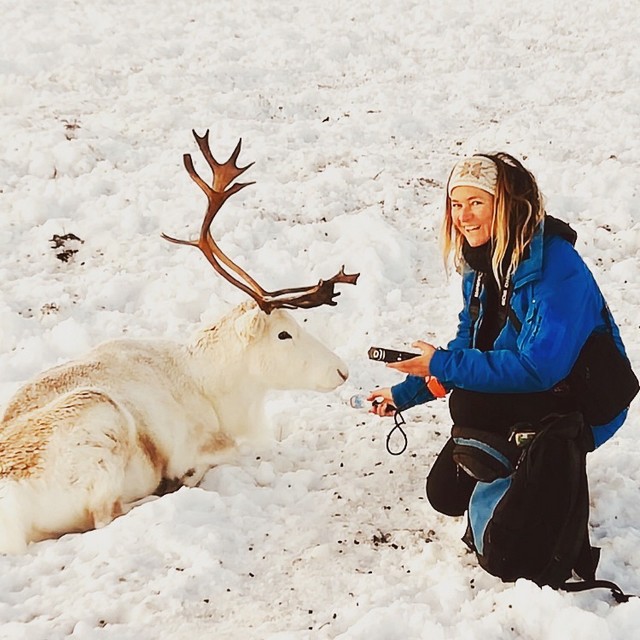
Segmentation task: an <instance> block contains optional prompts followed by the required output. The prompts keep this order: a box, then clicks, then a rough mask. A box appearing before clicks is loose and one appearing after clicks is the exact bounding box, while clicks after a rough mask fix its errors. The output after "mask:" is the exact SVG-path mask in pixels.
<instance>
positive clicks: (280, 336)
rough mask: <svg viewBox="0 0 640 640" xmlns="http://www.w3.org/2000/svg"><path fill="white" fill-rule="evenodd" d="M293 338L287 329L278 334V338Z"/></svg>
mask: <svg viewBox="0 0 640 640" xmlns="http://www.w3.org/2000/svg"><path fill="white" fill-rule="evenodd" d="M292 339H293V338H292V337H291V334H290V333H288V332H287V331H281V332H280V333H279V334H278V340H292Z"/></svg>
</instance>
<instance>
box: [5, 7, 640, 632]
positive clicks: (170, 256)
mask: <svg viewBox="0 0 640 640" xmlns="http://www.w3.org/2000/svg"><path fill="white" fill-rule="evenodd" d="M557 5H558V3H556V2H555V0H554V1H549V0H541V1H540V2H538V3H531V2H528V1H525V0H515V1H514V2H510V3H501V2H498V1H497V0H492V1H489V2H475V1H471V2H469V1H466V0H463V1H462V2H457V3H444V2H438V1H437V0H422V1H420V2H413V1H410V0H390V1H389V2H384V3H382V2H363V1H362V0H352V1H351V2H344V1H342V0H325V1H324V2H320V3H318V2H310V1H308V0H302V1H299V2H295V3H293V2H292V3H286V2H274V1H273V0H271V1H262V2H260V1H259V0H239V1H238V2H230V1H228V0H218V1H217V2H213V1H212V0H202V1H201V2H198V3H195V2H192V3H189V2H185V1H184V0H183V1H173V2H165V3H161V2H153V3H152V2H150V1H149V0H129V1H128V2H124V1H123V0H114V1H112V2H109V3H106V2H98V1H96V0H87V1H86V2H83V3H79V2H75V1H73V0H58V1H57V2H55V3H52V2H45V1H44V0H25V1H23V2H20V3H16V4H14V3H10V2H9V1H8V0H0V6H1V7H2V16H3V19H2V22H1V24H0V206H1V214H2V215H1V219H2V223H1V224H0V248H1V251H0V281H1V282H2V289H1V292H0V401H1V402H2V404H4V402H6V400H8V398H9V397H10V395H11V394H12V393H13V391H14V390H15V389H16V388H17V387H18V386H19V384H21V383H22V382H24V381H25V380H27V379H28V378H29V377H31V376H32V375H34V374H35V373H37V372H39V371H41V370H42V369H44V368H46V367H50V366H52V365H55V364H57V363H60V362H62V361H65V360H68V359H70V358H73V357H75V356H77V355H79V354H81V353H82V352H84V351H85V350H87V349H88V348H89V347H90V346H92V345H94V344H97V343H98V342H101V341H103V340H105V339H108V338H112V337H119V336H122V335H126V336H136V337H149V336H158V337H169V338H173V339H177V340H182V339H183V338H185V337H186V336H187V335H189V334H190V333H191V332H192V331H194V330H195V328H196V327H197V326H200V325H201V324H203V323H206V322H211V321H213V320H215V319H216V318H218V317H220V316H221V315H222V314H224V313H225V312H226V311H228V310H229V309H231V308H232V307H233V306H234V305H235V304H237V303H238V302H240V301H242V300H243V298H242V295H241V293H240V292H238V291H236V290H234V289H232V288H231V287H230V285H229V284H228V283H226V282H223V281H222V280H221V279H219V278H217V277H216V276H215V275H214V274H213V271H211V270H210V269H209V267H208V266H207V264H206V262H205V261H204V259H203V258H202V256H201V255H200V254H199V253H198V252H197V251H193V250H191V249H187V248H182V247H176V246H174V245H170V244H169V243H166V242H164V241H163V240H162V239H161V238H160V232H161V231H165V232H167V233H169V234H174V235H178V236H184V235H185V234H186V235H189V234H190V235H194V234H195V233H196V231H197V228H198V226H199V222H200V219H201V215H202V211H203V207H204V198H203V196H202V194H201V193H200V191H199V190H198V189H197V187H196V186H195V185H194V184H193V183H192V182H191V180H190V179H189V178H188V176H187V174H186V172H185V171H184V169H183V167H182V154H183V153H184V152H192V153H194V154H195V153H196V152H197V148H196V146H195V143H194V142H193V139H192V137H191V133H190V131H191V129H192V128H195V129H196V130H198V131H200V132H203V131H204V130H205V129H207V128H210V129H211V139H212V146H213V148H214V150H215V151H217V152H218V155H219V156H222V157H224V156H225V155H226V154H228V153H230V152H231V150H232V149H233V146H234V145H235V142H236V140H237V138H239V137H242V139H243V145H244V148H243V153H242V156H241V162H242V161H246V162H251V161H255V166H254V167H253V168H252V169H251V170H250V173H249V174H247V175H248V177H249V179H251V180H255V181H256V182H257V184H256V185H255V186H253V187H251V188H248V189H246V190H245V191H243V192H242V194H239V195H238V196H235V198H234V199H233V201H232V202H231V203H229V204H228V205H227V206H226V207H225V209H223V211H222V212H221V214H220V216H219V218H218V219H217V220H216V226H215V232H216V235H217V237H218V238H219V240H220V244H221V245H222V246H223V248H224V249H225V250H226V252H227V253H228V254H229V255H231V256H232V257H233V258H235V259H236V260H237V261H238V262H240V263H241V264H243V265H244V266H245V267H247V268H248V270H249V271H250V272H251V273H253V274H254V275H256V276H258V277H259V280H260V281H261V282H262V283H264V284H265V285H266V286H267V287H269V288H276V287H280V286H288V285H293V284H310V283H312V282H315V281H316V280H317V279H318V278H319V277H328V276H330V275H332V274H333V273H334V272H335V270H336V269H337V268H338V267H339V266H340V265H341V264H343V263H344V264H346V267H347V270H349V271H360V272H361V273H362V275H361V279H360V282H359V284H358V285H357V287H342V292H343V293H342V295H341V297H340V299H339V305H338V306H337V307H336V308H335V309H329V308H328V307H325V308H324V309H318V310H314V311H310V312H299V313H298V312H296V316H297V317H298V318H299V319H300V320H301V321H302V320H303V319H304V320H305V321H306V325H307V326H308V327H309V328H310V329H311V330H312V331H313V332H314V333H315V334H316V335H318V336H319V337H320V338H321V339H322V340H323V341H324V342H325V343H327V344H328V345H329V346H331V347H332V348H333V349H334V350H336V351H337V352H338V353H339V354H340V355H341V356H342V357H343V358H344V359H345V360H346V361H347V362H348V364H349V366H350V369H351V373H352V375H351V378H350V379H349V381H348V382H347V383H346V384H345V385H344V386H343V387H341V388H340V389H339V390H338V391H336V392H334V393H331V394H327V395H320V394H311V393H281V394H279V395H277V396H276V395H274V396H273V398H272V399H271V400H270V402H269V407H268V408H269V415H270V419H271V423H272V424H271V428H272V429H273V434H274V437H273V440H272V442H270V443H269V444H262V445H259V446H249V445H247V446H246V448H245V449H243V450H242V451H240V452H239V453H238V455H237V457H236V458H235V459H233V460H231V461H230V462H229V463H228V464H225V465H222V466H220V467H218V468H216V469H214V470H212V471H211V472H209V473H208V475H207V476H206V478H205V480H204V482H203V484H202V487H201V488H198V489H192V490H187V489H182V490H180V491H179V492H177V493H174V494H171V495H167V496H165V497H163V498H161V499H157V500H154V501H151V502H148V503H146V504H144V505H142V506H140V507H139V508H137V509H135V510H133V511H132V512H131V513H130V514H128V515H127V516H125V517H122V518H120V519H118V520H117V521H115V522H113V523H112V524H111V525H109V526H108V527H106V528H105V529H102V530H100V531H93V532H90V533H86V534H83V535H69V536H65V537H63V538H61V539H60V540H57V541H47V542H43V543H40V544H36V545H33V546H32V547H30V549H29V551H28V553H27V554H26V555H23V556H18V557H0V638H2V639H3V640H4V639H7V640H9V639H10V640H22V639H28V640H57V639H60V638H68V637H69V638H74V639H76V638H77V639H81V638H82V639H92V640H93V639H94V638H95V639H97V640H103V639H105V640H106V639H109V640H133V639H136V640H139V639H143V640H165V639H166V640H182V639H189V640H194V639H198V640H199V639H201V638H202V639H205V638H207V639H208V638H231V639H238V640H253V639H256V640H266V639H269V640H276V639H277V640H302V639H306V638H310V639H311V638H312V639H316V638H317V639H324V638H331V639H340V640H359V639H366V640H395V639H398V640H413V639H428V640H439V639H442V640H445V639H446V640H448V639H450V638H461V639H469V640H484V639H491V640H503V639H505V640H506V639H513V638H525V639H535V640H543V639H544V640H549V639H551V640H554V639H560V638H563V639H564V638H580V639H581V640H613V639H619V640H629V639H632V638H640V631H638V620H639V619H640V600H632V601H630V602H629V603H627V604H623V605H615V604H614V603H613V602H612V600H611V598H610V597H609V596H608V594H607V592H588V593H584V594H578V595H569V594H564V593H557V592H554V591H552V590H550V589H547V588H544V589H540V588H538V587H537V586H535V585H534V584H532V583H529V582H526V581H520V582H518V583H517V584H515V585H513V584H503V583H501V582H500V581H498V580H497V579H494V578H492V577H491V576H489V575H487V574H485V573H484V572H483V571H481V570H480V569H479V568H478V567H477V566H476V563H475V561H474V559H473V557H472V556H471V555H470V554H468V553H467V552H466V551H465V548H464V545H463V544H462V543H461V542H460V540H459V538H460V536H461V535H462V533H463V528H464V523H463V521H462V519H446V518H444V517H441V516H440V515H438V514H437V513H435V512H434V511H433V510H432V509H431V508H430V506H429V505H428V503H427V502H426V500H425V498H424V478H425V475H426V473H427V471H428V469H429V466H430V464H431V463H432V461H433V459H434V457H435V455H436V453H437V451H438V450H439V447H440V446H441V445H442V444H443V443H444V441H445V438H446V436H447V432H448V429H449V426H450V425H449V420H448V413H447V406H446V402H444V401H437V402H435V403H433V404H432V405H430V406H424V407H421V408H418V409H416V410H413V411H411V412H407V414H406V416H405V417H406V419H407V422H408V437H409V447H408V449H407V451H406V452H405V453H404V454H403V455H401V456H398V457H392V456H390V455H389V454H388V453H387V452H386V450H385V437H386V433H387V431H388V429H389V428H390V425H389V423H388V422H387V421H381V420H379V419H377V418H375V417H373V416H369V415H368V414H367V413H366V412H359V411H356V410H354V409H351V408H350V407H349V406H348V405H347V404H346V400H347V399H348V397H349V396H350V395H351V394H352V393H355V392H358V391H360V390H364V391H368V390H369V389H371V388H373V386H375V385H378V384H390V383H394V382H396V381H397V380H399V378H396V377H395V375H394V374H393V373H392V372H390V371H388V370H385V369H384V367H383V366H382V365H379V364H375V363H370V362H369V361H368V360H367V359H366V350H367V348H368V347H369V346H371V345H372V344H379V345H384V346H395V347H399V348H403V347H405V348H406V347H407V346H408V345H410V343H411V342H412V341H413V340H414V339H417V338H426V339H429V340H431V341H434V342H435V343H439V344H443V343H446V342H447V340H448V339H449V338H450V337H451V335H452V332H453V329H454V324H455V317H456V314H457V311H458V306H459V302H460V294H459V280H458V277H457V276H455V275H453V276H451V277H450V278H449V279H447V277H446V275H445V272H444V269H443V267H442V264H441V259H440V256H439V245H438V237H437V236H438V228H439V223H440V217H441V205H442V201H443V190H442V187H443V182H444V180H445V179H446V175H447V172H448V170H449V168H450V167H451V165H452V163H453V162H454V161H455V159H456V158H457V157H459V156H460V155H466V154H469V153H473V152H475V151H495V150H507V151H510V152H512V153H514V154H515V155H518V156H520V157H522V158H525V161H526V164H527V165H528V166H529V168H530V169H532V170H533V171H534V173H535V174H536V175H537V176H538V178H539V182H540V185H541V187H542V189H543V191H544V192H545V194H546V196H547V199H548V210H549V211H550V212H551V213H553V214H554V215H557V216H559V217H562V218H564V219H566V220H568V221H570V222H571V223H572V224H573V225H574V227H575V228H576V229H577V231H578V233H579V241H578V248H579V249H580V251H581V252H582V254H583V255H584V256H585V258H586V259H587V261H588V263H589V264H590V266H591V267H592V268H593V270H594V273H595V274H596V277H597V279H598V281H599V282H600V284H601V286H602V288H603V290H604V291H605V294H606V296H607V298H608V300H609V303H610V306H611V308H612V310H613V312H614V314H615V316H616V318H617V320H618V322H619V324H620V326H621V331H622V335H623V338H624V339H625V341H626V343H627V347H628V352H629V355H630V357H631V359H632V361H633V363H634V365H635V366H636V368H637V369H640V333H639V329H640V322H639V320H638V317H639V316H638V310H639V308H640V290H639V289H638V281H639V278H640V256H639V253H638V251H639V248H640V205H639V195H638V183H639V182H640V180H639V177H640V173H639V169H640V147H639V146H638V131H640V112H639V110H638V104H640V89H639V87H640V49H638V46H637V42H638V39H639V38H640V33H639V28H638V25H639V24H640V7H639V6H638V4H637V2H635V1H633V0H619V1H617V2H613V3H612V2H605V1H604V0H597V1H596V2H578V1H577V0H566V1H565V2H563V3H562V8H559V7H558V6H557ZM196 162H198V159H196ZM66 234H74V235H75V236H77V238H78V240H73V239H67V240H64V241H60V242H61V243H62V246H61V247H58V248H57V249H56V248H54V246H53V245H54V244H56V243H55V242H53V241H52V239H53V238H54V236H65V235H66ZM60 242H59V243H58V244H60ZM64 251H67V252H68V253H66V254H64V255H58V254H63V252H64ZM74 252H75V253H74ZM62 257H69V258H70V259H69V260H67V261H63V260H62ZM639 406H640V405H634V406H633V407H632V410H631V413H630V418H629V420H628V423H627V425H626V426H625V427H624V428H623V429H622V430H621V431H620V432H619V434H618V435H617V437H616V438H615V439H614V440H613V441H611V442H609V443H608V444H607V445H606V446H604V447H602V448H601V449H599V450H598V451H597V452H595V453H593V454H592V455H591V456H590V459H589V471H590V478H591V491H592V506H593V509H592V516H591V518H592V538H593V541H594V543H595V544H597V545H599V546H601V547H602V549H603V558H602V561H601V566H600V570H599V575H600V576H601V577H603V578H608V579H613V580H616V581H617V582H618V583H619V584H620V585H621V586H622V587H623V589H625V590H627V591H629V592H634V593H640V529H639V528H638V527H639V526H640V503H639V502H638V489H639V486H640V464H638V462H639V460H640V442H639V440H638V423H639V421H640V415H639V409H638V407H639Z"/></svg>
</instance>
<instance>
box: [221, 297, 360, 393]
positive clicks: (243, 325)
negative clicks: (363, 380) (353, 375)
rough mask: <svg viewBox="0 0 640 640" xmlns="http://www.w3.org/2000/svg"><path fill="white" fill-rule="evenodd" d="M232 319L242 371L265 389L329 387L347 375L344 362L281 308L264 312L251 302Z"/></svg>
mask: <svg viewBox="0 0 640 640" xmlns="http://www.w3.org/2000/svg"><path fill="white" fill-rule="evenodd" d="M243 307H244V309H243V310H242V312H241V314H240V315H239V316H238V317H237V318H236V319H235V321H234V329H235V333H236V335H237V336H238V339H239V340H240V343H241V345H242V350H243V352H244V357H243V362H244V365H245V372H246V373H247V374H248V375H249V376H251V377H252V378H253V379H254V380H256V381H264V386H265V387H266V388H269V389H310V390H312V391H332V390H333V389H335V388H336V387H338V386H340V385H341V384H342V383H343V382H344V381H345V380H346V379H347V377H348V376H349V370H348V368H347V365H346V364H345V363H344V362H343V361H342V360H341V359H340V358H339V357H338V356H337V355H336V354H335V353H333V352H332V351H330V350H329V349H328V348H327V347H325V346H324V345H323V344H322V343H321V342H320V341H319V340H317V339H316V338H314V337H313V336H312V335H311V334H310V333H309V332H308V331H306V330H305V329H303V328H302V326H300V324H299V323H298V322H296V320H295V319H294V318H293V316H292V315H291V314H290V313H288V312H287V311H285V310H284V309H275V310H274V311H273V312H272V313H270V314H268V315H267V314H265V313H263V312H262V311H260V309H258V308H257V307H255V306H254V305H251V307H252V308H251V307H249V305H243Z"/></svg>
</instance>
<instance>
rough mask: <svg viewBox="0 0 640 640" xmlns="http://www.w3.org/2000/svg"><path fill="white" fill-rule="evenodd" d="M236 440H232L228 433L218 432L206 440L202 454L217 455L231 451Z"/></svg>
mask: <svg viewBox="0 0 640 640" xmlns="http://www.w3.org/2000/svg"><path fill="white" fill-rule="evenodd" d="M235 444H236V443H235V440H233V438H230V437H229V436H228V435H227V434H226V433H223V432H221V431H217V432H216V433H214V434H212V435H211V436H209V438H207V440H205V442H204V444H203V445H202V446H201V447H200V451H201V452H202V453H217V452H218V451H222V450H223V449H229V448H230V447H234V446H235Z"/></svg>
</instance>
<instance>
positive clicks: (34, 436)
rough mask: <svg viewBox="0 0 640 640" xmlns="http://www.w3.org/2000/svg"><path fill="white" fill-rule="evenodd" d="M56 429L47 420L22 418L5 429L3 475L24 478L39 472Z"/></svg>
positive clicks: (0, 457)
mask: <svg viewBox="0 0 640 640" xmlns="http://www.w3.org/2000/svg"><path fill="white" fill-rule="evenodd" d="M39 418H41V417H40V416H39ZM53 429H54V426H53V424H52V423H51V421H49V420H45V419H34V420H32V421H29V422H26V421H24V422H22V421H21V422H19V423H17V424H13V425H11V427H10V428H8V429H5V430H4V431H3V432H2V436H1V437H0V478H11V479H12V480H22V479H24V478H30V477H32V476H35V475H38V474H39V473H40V472H41V471H42V457H43V452H44V450H45V449H46V447H47V445H48V443H49V439H50V438H51V434H52V432H53Z"/></svg>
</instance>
